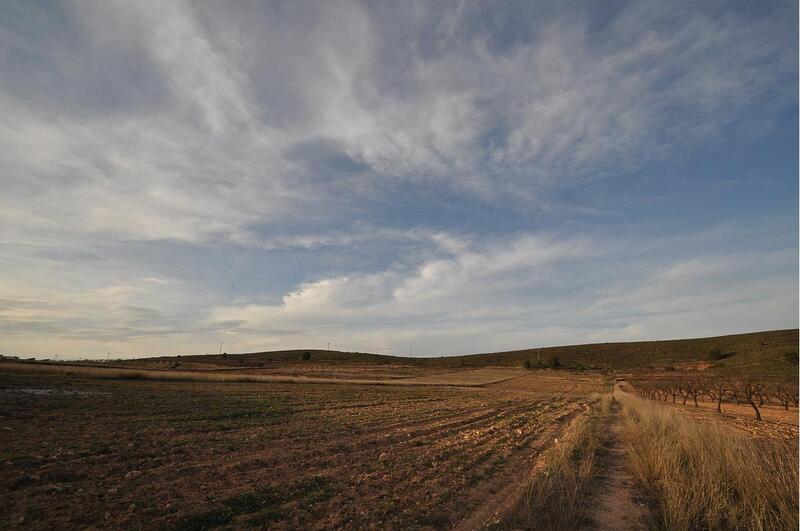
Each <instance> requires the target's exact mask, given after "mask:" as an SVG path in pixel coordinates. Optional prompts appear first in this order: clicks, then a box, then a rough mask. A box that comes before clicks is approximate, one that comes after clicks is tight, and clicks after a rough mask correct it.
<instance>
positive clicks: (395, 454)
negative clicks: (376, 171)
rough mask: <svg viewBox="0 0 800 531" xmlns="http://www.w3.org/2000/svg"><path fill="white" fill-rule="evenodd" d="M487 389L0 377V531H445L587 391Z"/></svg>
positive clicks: (504, 383)
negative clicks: (257, 530) (251, 529)
mask: <svg viewBox="0 0 800 531" xmlns="http://www.w3.org/2000/svg"><path fill="white" fill-rule="evenodd" d="M479 374H484V376H485V377H481V378H483V381H484V383H482V384H476V382H477V380H476V379H475V378H476V377H477V376H478V375H479ZM464 375H465V376H466V372H465V373H464ZM489 375H491V377H489ZM498 375H499V373H496V372H491V371H490V372H489V373H478V372H471V373H470V374H469V377H470V378H469V379H470V380H471V381H469V382H466V381H465V383H472V384H473V387H458V386H457V385H458V378H457V377H456V376H453V375H450V376H447V377H446V378H445V381H446V382H447V383H446V385H439V386H437V385H432V384H429V385H414V386H408V385H406V386H402V385H352V384H349V383H338V384H336V385H333V384H328V383H324V384H323V383H314V384H304V385H299V384H288V383H274V382H273V383H262V382H255V383H238V382H217V381H205V382H202V381H201V382H192V381H189V382H186V381H158V380H126V379H102V378H97V377H87V376H86V375H83V374H79V373H75V374H57V373H37V374H24V373H19V372H4V371H3V370H2V369H0V426H2V430H3V431H2V434H3V436H2V437H0V463H2V467H0V505H2V507H3V511H0V528H2V529H22V528H24V529H73V528H84V527H95V528H114V529H120V528H174V529H211V528H240V527H248V526H256V527H269V528H272V529H331V528H345V529H347V528H350V529H355V528H359V529H363V528H372V529H378V528H380V529H387V528H394V529H401V528H404V529H405V528H417V529H434V528H435V529H439V528H450V527H454V526H456V525H458V523H459V522H462V521H464V520H465V519H468V518H470V517H471V516H472V515H474V514H475V512H476V511H480V510H483V509H482V508H483V507H486V506H487V505H486V504H487V501H491V500H493V498H492V496H494V495H495V494H499V493H502V492H503V491H504V489H505V488H507V486H508V484H509V483H510V482H512V481H515V478H517V477H518V476H520V475H521V474H522V473H523V472H525V473H527V470H529V469H530V466H531V465H530V464H531V463H534V462H536V459H537V456H539V455H540V453H541V452H542V451H543V449H544V448H546V447H547V445H548V444H549V443H550V441H551V440H552V438H553V436H554V433H556V432H555V431H554V430H558V429H560V426H561V425H562V424H563V421H564V419H565V418H569V415H572V414H575V413H576V412H578V413H579V412H580V411H581V409H582V407H583V406H582V405H583V404H585V403H587V402H588V400H589V396H590V395H591V394H592V393H594V392H597V391H599V390H600V389H601V387H602V382H601V381H600V380H599V379H597V380H594V381H593V380H591V379H586V380H583V381H581V382H580V383H579V384H576V385H574V386H571V387H570V388H569V390H570V391H569V392H565V390H564V387H563V382H558V381H554V380H553V379H552V378H550V376H549V375H548V374H546V373H541V374H540V375H536V374H532V373H531V372H514V373H511V374H504V375H503V377H502V378H498ZM516 375H518V376H516ZM508 377H512V378H513V379H511V380H509V379H507V378H508ZM498 380H499V383H491V382H498ZM517 380H519V381H517ZM475 385H477V386H475ZM551 388H558V389H559V391H558V392H554V391H550V390H549V389H551ZM31 389H35V390H37V391H36V392H31V391H30V390H31ZM494 500H495V501H491V503H495V502H496V499H494Z"/></svg>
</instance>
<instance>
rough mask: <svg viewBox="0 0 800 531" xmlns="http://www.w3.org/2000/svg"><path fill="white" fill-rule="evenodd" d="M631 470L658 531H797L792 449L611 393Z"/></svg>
mask: <svg viewBox="0 0 800 531" xmlns="http://www.w3.org/2000/svg"><path fill="white" fill-rule="evenodd" d="M619 399H620V402H621V403H622V405H623V434H624V438H625V441H626V443H627V447H628V452H629V453H628V459H629V464H630V468H631V472H632V473H633V474H634V477H635V478H636V479H637V481H638V482H639V484H640V485H641V486H642V488H643V489H644V490H645V492H646V493H647V494H648V496H649V497H650V498H652V500H653V501H654V504H655V507H656V509H657V513H656V517H657V518H658V520H659V521H658V522H655V526H656V527H658V528H664V529H676V530H677V529H681V530H682V529H752V530H766V529H787V530H789V529H791V530H796V529H797V528H798V459H797V447H796V446H793V445H792V444H790V443H788V442H786V441H781V440H759V439H753V438H749V437H747V436H746V435H744V434H740V433H738V432H735V431H734V430H732V429H730V428H728V427H726V426H723V425H721V424H719V423H717V422H703V423H700V422H696V421H694V420H692V419H690V418H687V417H685V416H682V415H680V414H679V413H676V412H673V411H670V410H668V409H667V408H664V407H662V406H661V405H660V404H655V403H652V402H649V401H645V400H642V399H639V398H637V397H635V396H633V395H630V394H627V393H620V394H619Z"/></svg>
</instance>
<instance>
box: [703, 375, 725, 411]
mask: <svg viewBox="0 0 800 531" xmlns="http://www.w3.org/2000/svg"><path fill="white" fill-rule="evenodd" d="M706 388H707V389H706V392H707V393H708V396H710V397H711V399H712V400H716V401H717V413H722V401H723V400H725V397H726V396H728V394H729V393H730V386H729V385H728V382H727V381H725V380H723V379H722V378H712V379H710V380H708V383H707V384H706Z"/></svg>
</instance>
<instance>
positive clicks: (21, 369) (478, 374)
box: [0, 362, 526, 387]
mask: <svg viewBox="0 0 800 531" xmlns="http://www.w3.org/2000/svg"><path fill="white" fill-rule="evenodd" d="M0 369H1V370H2V371H3V372H9V373H24V374H41V373H50V374H68V375H73V376H82V377H86V378H100V379H111V380H160V381H176V382H239V383H246V382H252V383H257V382H262V383H315V384H323V383H332V384H356V385H399V386H459V387H481V386H484V385H488V384H493V383H498V382H503V381H506V380H509V379H512V378H516V377H519V376H524V375H525V374H526V372H525V371H523V370H522V369H508V368H501V369H498V368H492V367H483V368H480V369H468V370H461V371H457V372H447V373H436V374H432V375H424V374H423V375H421V376H415V377H400V378H395V379H391V378H383V379H375V378H351V377H347V378H337V377H334V376H330V377H317V376H291V375H282V374H274V375H270V374H252V373H237V372H235V371H232V370H231V371H220V372H217V371H207V370H204V371H185V370H159V369H127V368H118V367H98V366H84V365H74V364H68V363H59V364H54V363H24V362H22V363H9V362H6V363H3V364H2V365H0Z"/></svg>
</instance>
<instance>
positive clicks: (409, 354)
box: [408, 345, 414, 358]
mask: <svg viewBox="0 0 800 531" xmlns="http://www.w3.org/2000/svg"><path fill="white" fill-rule="evenodd" d="M413 356H414V346H413V345H411V346H409V347H408V357H410V358H411V357H413Z"/></svg>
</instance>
